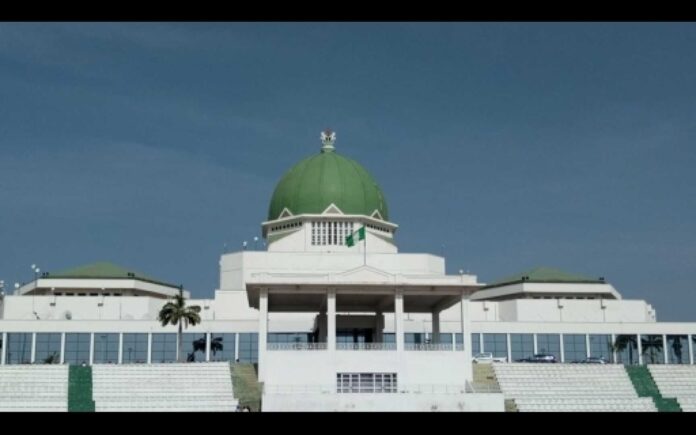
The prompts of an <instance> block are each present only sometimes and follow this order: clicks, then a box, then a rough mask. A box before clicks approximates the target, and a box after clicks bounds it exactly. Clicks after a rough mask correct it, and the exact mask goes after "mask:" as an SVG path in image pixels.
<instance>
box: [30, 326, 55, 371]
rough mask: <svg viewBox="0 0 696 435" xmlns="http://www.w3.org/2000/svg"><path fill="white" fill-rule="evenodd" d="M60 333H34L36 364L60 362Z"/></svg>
mask: <svg viewBox="0 0 696 435" xmlns="http://www.w3.org/2000/svg"><path fill="white" fill-rule="evenodd" d="M60 335H61V334H60V333H59V332H49V333H37V334H36V355H35V356H34V362H35V363H36V364H60Z"/></svg>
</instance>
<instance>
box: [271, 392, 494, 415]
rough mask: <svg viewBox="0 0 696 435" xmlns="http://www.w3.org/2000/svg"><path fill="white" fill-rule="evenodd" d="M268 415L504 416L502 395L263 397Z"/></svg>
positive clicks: (288, 395) (321, 395) (278, 395)
mask: <svg viewBox="0 0 696 435" xmlns="http://www.w3.org/2000/svg"><path fill="white" fill-rule="evenodd" d="M262 402H263V411H264V412H291V411H304V412H336V411H339V412H340V411H346V412H390V411H391V412H405V411H409V412H458V411H460V412H461V411H467V412H503V411H505V400H504V398H503V395H502V394H428V393H417V394H366V393H356V394H335V393H334V394H322V393H297V392H295V393H292V394H270V393H269V394H267V393H264V395H263V400H262Z"/></svg>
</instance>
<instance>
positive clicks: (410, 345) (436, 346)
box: [404, 343, 459, 350]
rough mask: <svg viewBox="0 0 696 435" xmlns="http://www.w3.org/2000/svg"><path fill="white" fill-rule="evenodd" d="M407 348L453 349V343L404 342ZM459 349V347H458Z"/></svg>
mask: <svg viewBox="0 0 696 435" xmlns="http://www.w3.org/2000/svg"><path fill="white" fill-rule="evenodd" d="M404 349H405V350H452V343H404ZM457 350H459V349H457Z"/></svg>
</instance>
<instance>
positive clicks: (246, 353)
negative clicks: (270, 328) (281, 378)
mask: <svg viewBox="0 0 696 435" xmlns="http://www.w3.org/2000/svg"><path fill="white" fill-rule="evenodd" d="M258 361H259V334H258V333H256V332H251V333H249V332H247V333H241V334H239V362H243V363H256V362H258Z"/></svg>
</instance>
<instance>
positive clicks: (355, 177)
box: [268, 132, 389, 220]
mask: <svg viewBox="0 0 696 435" xmlns="http://www.w3.org/2000/svg"><path fill="white" fill-rule="evenodd" d="M334 139H335V134H334V133H331V132H324V133H322V141H323V143H324V146H323V147H322V149H321V152H320V153H319V154H315V155H313V156H310V157H308V158H306V159H304V160H302V161H301V162H299V163H298V164H296V165H295V166H293V167H292V168H291V169H290V170H289V171H288V172H286V173H285V175H283V177H282V178H281V179H280V181H279V182H278V184H277V185H276V188H275V191H274V192H273V197H272V198H271V204H270V207H269V209H268V220H275V219H278V218H279V217H280V215H281V213H282V212H283V210H284V209H286V208H287V209H288V210H289V211H290V213H292V214H293V215H298V214H320V213H322V212H323V211H324V210H326V208H327V207H329V206H330V205H331V204H335V205H336V207H338V208H339V209H340V210H341V211H342V212H343V213H345V214H357V215H365V216H372V215H373V213H374V212H375V211H377V212H379V214H380V216H381V217H382V219H384V220H388V219H389V215H388V211H387V202H386V200H385V198H384V194H383V193H382V190H381V189H380V188H379V186H378V185H377V183H376V182H375V180H374V179H373V178H372V176H371V175H370V174H369V173H368V172H367V171H366V170H365V168H363V167H362V166H361V165H360V164H359V163H358V162H356V161H355V160H352V159H349V158H347V157H344V156H341V155H340V154H338V153H336V152H335V151H334V147H333V141H334Z"/></svg>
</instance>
